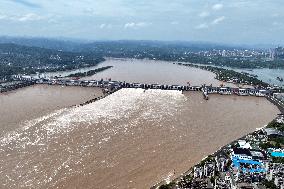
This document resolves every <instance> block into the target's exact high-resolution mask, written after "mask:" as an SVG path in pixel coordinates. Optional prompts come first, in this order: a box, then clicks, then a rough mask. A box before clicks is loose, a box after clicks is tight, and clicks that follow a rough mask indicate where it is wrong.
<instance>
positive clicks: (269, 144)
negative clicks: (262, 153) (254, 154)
mask: <svg viewBox="0 0 284 189" xmlns="http://www.w3.org/2000/svg"><path fill="white" fill-rule="evenodd" d="M259 147H260V148H261V149H263V150H267V149H268V148H277V147H278V146H276V145H275V144H272V143H271V142H265V143H260V144H259Z"/></svg>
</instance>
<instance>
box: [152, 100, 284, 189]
mask: <svg viewBox="0 0 284 189" xmlns="http://www.w3.org/2000/svg"><path fill="white" fill-rule="evenodd" d="M268 101H270V100H268ZM270 102H271V103H273V101H270ZM273 104H274V103H273ZM274 105H275V104H274ZM275 106H276V105H275ZM277 107H278V109H279V111H280V112H281V113H280V114H278V115H277V116H276V117H275V118H274V119H273V120H272V121H275V120H277V119H278V118H279V117H283V118H284V107H282V109H280V108H279V106H277ZM272 121H271V122H272ZM269 123H270V122H269ZM269 123H268V124H269ZM268 124H267V125H264V126H263V127H260V128H256V129H255V131H253V132H250V133H247V134H245V135H243V136H242V137H240V138H238V139H235V140H233V141H231V142H230V143H228V144H226V145H224V146H222V147H220V148H219V149H218V150H216V151H215V152H214V153H212V154H209V155H206V156H205V157H203V158H202V159H201V160H200V161H199V162H198V163H197V164H195V165H193V166H191V167H190V168H189V169H188V170H187V171H185V172H183V173H182V174H180V175H179V176H178V177H175V178H174V179H172V180H170V181H168V180H162V181H160V182H158V183H156V184H155V185H153V186H152V187H150V189H160V188H161V189H165V188H167V189H180V187H176V186H177V184H178V183H180V182H183V178H185V177H188V176H190V175H191V176H192V175H193V174H194V168H195V167H198V166H200V165H201V164H202V162H206V160H208V158H212V157H217V156H219V155H221V154H224V152H225V151H226V152H228V150H229V149H230V148H231V147H232V146H233V145H234V144H236V143H237V142H238V141H246V139H247V138H248V137H249V136H253V135H257V134H258V133H259V132H263V131H264V130H265V129H266V128H269V127H268ZM282 150H283V149H282ZM281 166H283V167H284V164H283V165H282V164H281ZM215 184H216V182H215Z"/></svg>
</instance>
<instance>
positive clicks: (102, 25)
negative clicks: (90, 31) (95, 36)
mask: <svg viewBox="0 0 284 189" xmlns="http://www.w3.org/2000/svg"><path fill="white" fill-rule="evenodd" d="M99 28H100V29H111V28H112V25H111V24H101V25H100V26H99Z"/></svg>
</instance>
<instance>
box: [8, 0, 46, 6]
mask: <svg viewBox="0 0 284 189" xmlns="http://www.w3.org/2000/svg"><path fill="white" fill-rule="evenodd" d="M8 1H12V2H14V3H17V4H20V5H24V6H26V7H30V8H41V6H40V5H39V4H36V3H31V2H30V1H28V0H8Z"/></svg>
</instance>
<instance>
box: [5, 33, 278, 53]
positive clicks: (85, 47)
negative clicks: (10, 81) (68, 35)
mask: <svg viewBox="0 0 284 189" xmlns="http://www.w3.org/2000/svg"><path fill="white" fill-rule="evenodd" d="M0 43H13V44H18V45H25V46H32V47H41V48H47V49H55V50H63V51H72V52H80V51H89V50H92V49H95V48H96V47H97V46H101V45H102V44H103V45H104V46H107V45H109V46H110V45H111V46H119V45H120V46H121V45H128V46H131V47H133V48H139V47H145V46H148V47H161V46H163V47H179V48H187V49H190V50H191V51H199V50H211V49H222V50H223V49H226V50H231V49H245V48H250V49H251V48H257V47H258V48H261V49H262V48H270V47H273V46H271V45H259V46H249V45H227V44H221V43H219V44H216V43H210V42H198V41H197V42H187V41H145V40H141V41H139V40H118V41H84V40H72V39H52V38H32V37H5V36H2V37H0Z"/></svg>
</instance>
